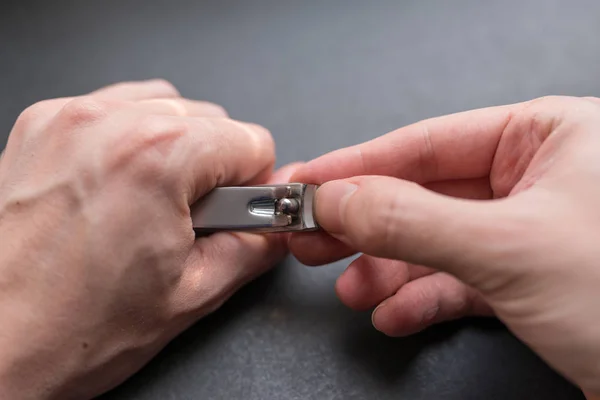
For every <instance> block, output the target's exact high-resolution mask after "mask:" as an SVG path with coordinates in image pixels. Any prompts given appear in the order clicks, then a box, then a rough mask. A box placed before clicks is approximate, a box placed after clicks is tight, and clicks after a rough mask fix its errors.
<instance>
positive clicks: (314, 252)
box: [289, 232, 356, 266]
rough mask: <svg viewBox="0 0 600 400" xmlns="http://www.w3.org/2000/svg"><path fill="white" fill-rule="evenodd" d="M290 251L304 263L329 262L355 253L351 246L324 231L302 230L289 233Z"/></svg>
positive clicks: (321, 263) (318, 263) (313, 264)
mask: <svg viewBox="0 0 600 400" xmlns="http://www.w3.org/2000/svg"><path fill="white" fill-rule="evenodd" d="M289 248H290V251H291V252H292V253H293V254H294V256H295V257H296V258H297V259H298V261H300V262H301V263H303V264H304V265H309V266H315V265H323V264H329V263H332V262H335V261H338V260H341V259H343V258H346V257H350V256H352V255H353V254H355V253H356V250H354V249H353V248H352V247H350V246H348V245H347V244H345V243H342V242H340V241H339V240H338V239H336V238H334V237H332V236H330V235H328V234H327V233H326V232H303V233H296V234H292V235H290V242H289Z"/></svg>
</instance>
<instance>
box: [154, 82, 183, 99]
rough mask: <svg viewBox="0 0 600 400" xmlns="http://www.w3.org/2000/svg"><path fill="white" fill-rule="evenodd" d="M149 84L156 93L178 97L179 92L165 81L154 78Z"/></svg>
mask: <svg viewBox="0 0 600 400" xmlns="http://www.w3.org/2000/svg"><path fill="white" fill-rule="evenodd" d="M149 84H151V85H154V86H155V87H156V88H157V91H159V92H161V93H164V95H165V96H168V97H177V96H179V95H180V94H179V90H177V88H176V87H175V85H174V84H172V83H171V82H169V81H168V80H166V79H163V78H156V79H153V80H151V81H150V82H149Z"/></svg>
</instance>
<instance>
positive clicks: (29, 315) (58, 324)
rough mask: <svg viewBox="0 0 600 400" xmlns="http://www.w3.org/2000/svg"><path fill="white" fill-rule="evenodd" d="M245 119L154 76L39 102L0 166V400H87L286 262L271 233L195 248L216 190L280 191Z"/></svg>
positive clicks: (268, 144)
mask: <svg viewBox="0 0 600 400" xmlns="http://www.w3.org/2000/svg"><path fill="white" fill-rule="evenodd" d="M274 160H275V154H274V144H273V140H272V138H271V136H270V134H269V132H268V131H267V130H266V129H264V128H262V127H260V126H257V125H254V124H248V123H243V122H238V121H234V120H232V119H230V118H228V116H227V113H226V112H225V111H224V110H223V109H222V108H221V107H220V106H217V105H214V104H211V103H206V102H197V101H192V100H186V99H183V98H181V96H180V95H179V93H178V92H177V90H176V89H175V88H174V87H173V86H172V85H171V84H169V83H168V82H164V81H161V80H153V81H146V82H127V83H122V84H118V85H113V86H110V87H107V88H104V89H101V90H98V91H96V92H93V93H91V94H89V95H86V96H80V97H75V98H64V99H54V100H48V101H43V102H40V103H38V104H35V105H33V106H32V107H30V108H28V109H27V110H25V111H24V112H23V114H22V115H21V116H20V117H19V118H18V120H17V122H16V124H15V126H14V128H13V130H12V132H11V134H10V137H9V141H8V144H7V146H6V149H5V152H4V154H3V155H2V158H1V159H0V237H1V238H2V240H1V241H0V315H2V324H0V398H3V399H9V398H10V399H83V398H92V397H95V396H96V395H98V394H100V393H102V392H105V391H107V390H109V389H111V388H113V387H114V386H116V385H118V384H119V383H121V382H122V381H123V380H125V379H126V378H127V377H129V376H130V375H132V374H133V373H134V372H136V371H137V370H139V369H140V368H141V367H142V366H143V365H144V364H145V363H146V362H147V361H148V360H150V359H151V358H152V357H153V356H154V355H155V354H156V353H157V352H158V351H159V350H160V349H162V348H163V347H164V346H165V345H166V344H167V343H168V342H169V341H170V340H171V339H172V338H173V337H175V336H176V335H177V334H178V333H180V332H181V331H183V330H184V329H185V328H187V327H189V326H190V325H191V324H193V323H194V322H195V321H197V320H198V319H199V318H201V317H203V316H205V315H207V314H208V313H210V312H212V311H213V310H215V309H216V308H218V307H219V306H220V305H221V304H222V303H223V302H224V301H226V300H227V298H229V296H231V294H232V293H234V292H235V291H236V290H237V289H238V288H239V287H240V286H242V285H243V284H245V283H247V282H249V281H250V280H252V279H253V278H255V277H256V276H258V275H260V274H261V273H263V272H265V271H266V270H267V269H269V268H270V267H271V266H273V265H274V264H275V263H276V262H278V261H279V260H280V259H281V258H282V257H284V256H285V254H286V251H287V248H286V242H287V239H286V238H285V236H281V235H279V236H277V235H262V236H259V235H251V234H233V233H219V234H215V235H212V236H210V237H205V238H201V239H197V240H196V239H195V235H194V232H193V230H192V222H191V218H190V207H189V206H190V205H191V204H193V203H194V202H195V201H196V200H197V199H199V198H200V197H202V196H203V195H204V194H205V193H207V192H208V191H209V190H211V189H212V188H214V187H216V186H224V185H244V184H258V183H266V182H287V181H288V180H287V178H288V177H289V175H290V174H291V173H292V172H293V171H294V169H295V166H289V167H286V168H284V169H282V170H280V171H278V172H277V173H275V174H274V173H273V164H274Z"/></svg>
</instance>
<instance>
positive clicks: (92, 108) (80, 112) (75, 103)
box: [59, 97, 109, 126]
mask: <svg viewBox="0 0 600 400" xmlns="http://www.w3.org/2000/svg"><path fill="white" fill-rule="evenodd" d="M108 112H109V104H108V103H107V102H106V101H102V100H99V99H96V98H93V97H81V98H77V99H74V100H71V101H70V102H68V103H67V104H65V106H64V107H63V108H62V110H60V112H59V118H60V119H61V120H63V121H65V122H66V123H67V124H68V125H74V126H82V125H89V124H93V123H96V122H98V121H100V120H102V119H104V118H105V117H106V116H107V115H108Z"/></svg>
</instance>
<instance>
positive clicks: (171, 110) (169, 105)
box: [134, 98, 228, 118]
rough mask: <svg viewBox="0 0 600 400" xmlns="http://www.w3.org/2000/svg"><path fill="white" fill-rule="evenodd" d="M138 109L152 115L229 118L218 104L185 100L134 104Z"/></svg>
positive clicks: (157, 100) (174, 99) (145, 101)
mask: <svg viewBox="0 0 600 400" xmlns="http://www.w3.org/2000/svg"><path fill="white" fill-rule="evenodd" d="M134 106H135V107H137V108H138V109H140V110H142V111H145V112H147V113H151V114H163V115H172V116H179V117H206V118H211V117H213V118H227V117H228V115H227V111H225V109H224V108H223V107H221V106H219V105H217V104H213V103H209V102H207V101H197V100H188V99H184V98H173V99H164V98H162V99H150V100H142V101H139V102H137V103H134Z"/></svg>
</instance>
